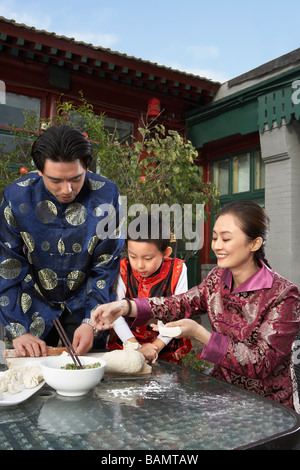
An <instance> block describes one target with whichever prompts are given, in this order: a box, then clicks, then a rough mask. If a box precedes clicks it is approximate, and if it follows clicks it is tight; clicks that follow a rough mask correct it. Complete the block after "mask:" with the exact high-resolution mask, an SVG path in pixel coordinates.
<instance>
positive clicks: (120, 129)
mask: <svg viewBox="0 0 300 470" xmlns="http://www.w3.org/2000/svg"><path fill="white" fill-rule="evenodd" d="M103 123H104V127H105V129H107V130H108V132H109V133H110V134H112V135H114V136H115V137H116V139H117V140H118V141H119V142H120V143H122V144H123V145H126V144H129V145H132V134H133V123H132V122H126V121H118V120H117V119H112V118H107V117H105V118H104V120H103Z"/></svg>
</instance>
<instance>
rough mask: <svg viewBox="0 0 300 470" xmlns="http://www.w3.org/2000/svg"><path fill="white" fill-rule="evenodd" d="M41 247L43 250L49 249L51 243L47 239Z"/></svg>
mask: <svg viewBox="0 0 300 470" xmlns="http://www.w3.org/2000/svg"><path fill="white" fill-rule="evenodd" d="M41 248H42V250H43V251H48V250H49V249H50V243H49V242H47V241H44V242H43V243H42V244H41Z"/></svg>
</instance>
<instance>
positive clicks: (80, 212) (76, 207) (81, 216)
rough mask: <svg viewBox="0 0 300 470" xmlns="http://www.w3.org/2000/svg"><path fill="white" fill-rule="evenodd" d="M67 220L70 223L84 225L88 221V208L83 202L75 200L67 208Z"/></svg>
mask: <svg viewBox="0 0 300 470" xmlns="http://www.w3.org/2000/svg"><path fill="white" fill-rule="evenodd" d="M66 220H67V222H69V224H70V225H74V226H77V225H82V224H83V223H84V222H85V221H86V209H85V207H84V206H83V205H82V204H79V203H77V202H74V203H73V204H70V206H69V207H67V209H66Z"/></svg>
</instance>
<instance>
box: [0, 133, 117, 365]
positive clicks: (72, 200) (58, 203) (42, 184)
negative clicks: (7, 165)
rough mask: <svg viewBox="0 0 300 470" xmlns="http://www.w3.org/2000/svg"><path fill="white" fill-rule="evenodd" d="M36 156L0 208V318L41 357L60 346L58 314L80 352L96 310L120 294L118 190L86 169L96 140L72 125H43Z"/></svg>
mask: <svg viewBox="0 0 300 470" xmlns="http://www.w3.org/2000/svg"><path fill="white" fill-rule="evenodd" d="M31 156H32V158H33V161H34V163H35V165H36V168H37V171H36V172H31V173H29V174H28V175H26V176H24V177H21V178H20V179H19V180H17V181H15V182H14V183H12V184H11V185H9V186H8V187H7V188H6V189H5V191H4V198H3V201H2V205H1V208H0V218H1V224H0V323H2V324H3V325H4V327H5V330H6V332H7V333H8V335H9V336H10V337H11V338H12V340H13V346H14V348H15V349H17V350H18V352H19V354H20V355H24V354H26V353H29V354H30V355H31V356H39V355H46V345H50V346H54V345H56V343H57V340H58V338H57V333H56V329H55V328H54V326H53V319H55V318H57V317H60V320H61V322H62V324H63V326H64V328H65V330H66V332H67V334H68V336H69V337H70V338H71V340H72V341H73V346H74V348H75V350H76V352H77V354H79V355H82V354H85V353H86V352H87V351H89V349H91V347H92V345H93V338H94V330H93V327H92V325H91V322H90V316H91V312H92V311H93V310H94V309H95V308H96V307H97V306H98V305H99V304H103V303H107V302H110V301H111V300H114V298H115V297H114V294H113V291H112V286H113V282H114V280H115V277H116V275H117V274H118V271H119V262H120V258H121V251H122V248H123V244H124V237H121V236H120V227H119V222H118V221H119V211H120V207H119V192H118V189H117V186H116V184H115V183H113V182H112V181H110V180H108V179H107V178H104V177H102V176H100V175H96V174H94V173H92V172H91V171H89V166H90V164H91V161H92V148H91V144H90V142H89V141H88V139H87V138H86V137H85V136H84V135H83V134H82V133H81V132H79V131H77V130H75V129H73V128H71V127H68V126H64V125H62V126H59V127H55V126H53V127H51V128H49V129H48V130H46V131H45V132H44V133H43V134H41V135H40V136H39V138H38V139H37V140H36V141H35V142H34V144H33V146H32V151H31ZM106 220H108V221H109V222H108V223H106ZM104 226H105V227H107V226H110V236H108V235H107V234H108V232H104V230H103V227H104ZM97 227H98V229H97ZM99 227H102V228H101V230H99ZM114 227H115V230H113V228H114ZM97 232H98V233H97Z"/></svg>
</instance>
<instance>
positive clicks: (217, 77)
mask: <svg viewBox="0 0 300 470" xmlns="http://www.w3.org/2000/svg"><path fill="white" fill-rule="evenodd" d="M181 70H182V68H181ZM184 72H186V73H192V74H193V75H199V77H202V78H207V79H208V80H212V81H213V82H220V83H224V82H226V81H227V80H228V77H227V76H226V75H225V74H224V73H223V72H218V71H217V70H211V69H201V68H197V67H185V68H184Z"/></svg>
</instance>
